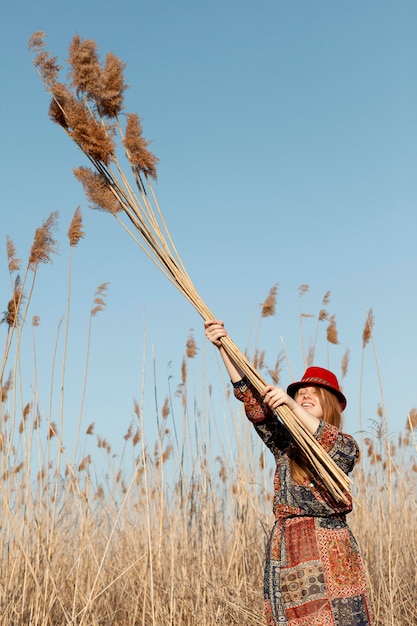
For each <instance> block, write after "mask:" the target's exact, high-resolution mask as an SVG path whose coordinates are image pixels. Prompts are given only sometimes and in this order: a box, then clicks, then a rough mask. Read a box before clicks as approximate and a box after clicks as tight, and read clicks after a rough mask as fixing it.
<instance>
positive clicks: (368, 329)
mask: <svg viewBox="0 0 417 626" xmlns="http://www.w3.org/2000/svg"><path fill="white" fill-rule="evenodd" d="M373 327H374V313H373V310H372V309H370V310H369V311H368V314H367V316H366V322H365V327H364V329H363V333H362V347H363V348H364V347H365V346H366V345H367V344H368V342H369V340H370V338H371V337H372V329H373Z"/></svg>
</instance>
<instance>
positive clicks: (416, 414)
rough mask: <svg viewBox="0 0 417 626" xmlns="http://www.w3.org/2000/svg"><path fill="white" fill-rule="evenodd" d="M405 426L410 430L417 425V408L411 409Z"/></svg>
mask: <svg viewBox="0 0 417 626" xmlns="http://www.w3.org/2000/svg"><path fill="white" fill-rule="evenodd" d="M405 427H406V429H407V430H409V431H410V432H411V431H412V430H414V429H415V428H416V427H417V409H415V408H413V409H411V410H410V412H409V414H408V417H407V423H406V425H405Z"/></svg>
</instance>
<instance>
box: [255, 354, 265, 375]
mask: <svg viewBox="0 0 417 626" xmlns="http://www.w3.org/2000/svg"><path fill="white" fill-rule="evenodd" d="M257 367H258V368H259V369H260V370H262V369H263V368H264V367H265V350H262V352H260V353H259V358H258V366H257Z"/></svg>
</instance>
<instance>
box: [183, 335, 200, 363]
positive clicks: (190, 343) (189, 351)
mask: <svg viewBox="0 0 417 626" xmlns="http://www.w3.org/2000/svg"><path fill="white" fill-rule="evenodd" d="M185 348H186V355H187V358H189V359H193V358H194V357H195V356H196V354H197V351H198V348H197V344H196V342H195V339H194V337H193V335H192V334H190V335H188V338H187V342H186V344H185Z"/></svg>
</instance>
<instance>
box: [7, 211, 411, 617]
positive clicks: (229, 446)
mask: <svg viewBox="0 0 417 626" xmlns="http://www.w3.org/2000/svg"><path fill="white" fill-rule="evenodd" d="M77 219H79V216H78V217H77ZM78 224H79V226H80V222H78ZM70 245H71V238H70ZM71 253H72V251H71ZM13 267H14V266H13ZM16 271H17V269H16V267H14V269H12V270H11V272H12V278H13V277H15V275H16ZM68 273H69V276H70V273H71V271H70V267H69V272H68ZM23 282H24V281H22V284H23ZM68 283H69V289H68V306H67V313H66V316H67V317H68V319H66V320H65V326H66V327H67V325H69V324H70V306H69V301H70V296H71V289H72V287H71V281H70V280H69V281H68ZM26 284H27V293H25V294H23V292H22V295H25V311H24V314H22V315H20V316H19V318H18V319H19V320H20V321H19V322H18V323H17V325H15V324H13V325H11V326H8V325H7V315H5V323H4V324H3V325H2V326H0V329H1V332H2V335H1V336H2V339H3V340H4V345H5V353H6V354H7V358H6V360H5V366H4V368H3V371H2V376H1V380H2V381H3V382H2V388H1V392H2V393H1V399H2V401H1V427H0V471H1V481H0V497H1V501H2V506H1V509H0V524H1V529H2V532H1V534H0V546H1V561H0V580H1V592H0V624H1V625H2V626H3V625H4V626H6V625H7V626H21V625H22V624H31V625H32V626H46V625H48V626H64V625H70V624H72V625H77V626H81V625H84V626H87V625H88V626H89V625H103V626H104V625H105V626H107V625H109V624H111V625H113V626H130V625H131V626H137V625H143V626H173V625H176V626H182V625H185V626H188V625H189V626H195V625H197V624H198V625H199V626H200V625H205V626H213V625H216V624H218V625H222V626H230V625H236V626H238V625H239V626H257V625H261V624H263V623H264V617H263V605H262V575H263V561H264V550H265V542H266V539H267V536H268V532H269V528H270V525H271V523H272V517H271V506H272V503H271V495H272V471H273V468H272V465H271V459H269V456H268V453H267V452H266V451H265V449H264V448H263V447H262V444H261V442H260V441H258V440H257V439H256V438H254V435H253V432H252V429H251V427H250V425H249V424H248V423H247V422H246V420H245V418H244V416H243V415H242V407H241V405H240V403H236V402H235V401H234V399H233V398H232V397H231V395H230V389H229V386H228V383H227V382H225V383H224V394H223V396H224V405H223V407H221V408H219V404H218V400H216V401H215V400H214V392H213V388H212V384H213V385H215V386H216V387H218V386H219V385H220V386H221V383H220V382H219V381H221V380H222V371H221V370H219V377H218V379H217V380H215V381H208V380H206V378H205V376H206V374H205V367H204V362H205V359H206V358H207V357H205V356H204V351H202V346H199V345H198V341H196V339H195V338H194V336H193V335H192V334H190V335H189V336H188V337H187V338H186V339H185V348H184V351H185V354H184V359H183V364H182V368H181V372H180V376H181V384H180V385H179V386H178V388H177V390H176V391H175V393H173V394H171V393H169V392H167V393H165V392H164V394H163V396H162V397H159V393H160V392H159V391H158V390H159V389H160V388H161V385H158V386H157V385H156V383H155V397H156V398H157V402H156V409H155V411H156V415H155V412H153V413H152V412H151V414H149V412H148V410H147V409H146V407H145V405H144V403H143V400H142V399H140V400H139V401H135V402H134V406H133V415H134V419H133V421H132V423H131V425H130V427H129V428H128V430H127V432H126V433H125V435H123V436H122V435H121V439H122V440H123V453H122V458H121V460H117V459H116V457H113V454H112V445H114V442H113V444H112V445H110V443H109V442H108V439H107V437H108V434H107V433H105V432H104V433H99V432H98V431H99V429H98V428H97V425H95V424H93V423H91V421H90V420H88V416H84V415H83V412H84V409H83V402H82V403H81V408H80V415H79V416H72V415H64V414H63V403H61V404H59V405H58V404H57V405H56V406H55V404H53V403H52V402H51V403H50V404H49V405H48V402H47V401H46V402H45V401H44V398H45V397H46V398H48V396H52V393H53V390H52V389H39V388H38V387H37V384H36V380H37V378H36V376H35V386H34V388H33V397H29V398H28V397H25V395H26V394H27V391H25V390H27V385H25V384H24V381H23V380H22V378H21V376H22V375H21V372H20V368H19V367H18V365H17V364H18V363H19V361H20V358H21V355H20V345H21V342H20V339H21V333H22V332H23V331H25V332H29V333H30V332H33V334H34V342H33V346H34V348H33V349H34V351H35V352H36V350H39V349H41V348H42V346H36V322H35V321H34V325H33V327H32V328H30V327H28V326H27V325H26V327H24V326H23V320H24V319H26V318H27V317H28V314H29V310H30V294H31V292H32V282H31V281H30V280H29V281H28V282H27V283H26ZM106 287H107V286H106V285H105V284H104V285H100V286H99V288H98V289H97V291H96V293H95V294H94V298H93V303H92V306H91V316H90V332H89V335H88V340H87V346H86V358H85V363H86V365H85V376H84V385H86V384H87V378H88V368H89V359H88V355H89V351H90V334H91V328H92V325H93V324H94V319H95V317H96V315H98V314H100V312H101V310H102V308H103V306H105V291H106ZM10 288H11V290H12V293H13V292H14V280H11V287H10ZM318 316H320V313H319V314H318ZM12 332H13V333H14V335H13V336H14V338H13V339H12V340H10V334H11V333H12ZM67 335H68V333H65V334H64V339H63V341H67ZM55 341H56V339H55V338H54V334H53V333H52V335H51V342H52V343H54V342H55ZM208 347H209V348H211V346H208ZM364 348H365V346H364ZM256 350H258V348H257V346H255V352H256ZM62 353H63V357H62V358H63V360H65V359H66V351H65V350H64V351H62ZM26 356H27V355H26ZM210 358H211V357H210ZM152 359H153V357H152ZM34 362H35V363H36V358H34ZM281 365H282V360H281ZM150 366H151V367H152V368H154V363H151V364H150ZM53 367H54V368H57V369H58V367H59V364H58V363H54V365H53ZM144 367H146V364H144ZM265 367H267V366H265ZM8 370H10V372H11V373H10V374H7V371H8ZM61 372H62V374H61V377H60V378H59V380H58V381H57V383H56V384H57V385H58V386H59V387H61V385H62V383H63V384H64V386H65V380H66V376H67V375H68V373H67V372H66V369H65V363H64V362H62V363H61ZM55 379H56V378H55V377H54V376H51V385H53V384H55V383H54V380H55ZM191 379H193V380H195V379H199V380H200V382H201V384H200V385H198V387H199V388H201V389H202V391H201V392H199V393H197V392H196V391H195V389H194V387H195V385H190V383H189V381H190V380H191ZM84 385H83V388H82V389H81V390H80V396H81V397H83V396H84V394H85V387H84ZM168 388H169V386H168ZM219 391H220V390H219ZM219 395H220V393H216V397H217V398H218V397H219ZM39 406H46V407H49V408H47V409H46V410H44V411H42V412H41V411H40V410H39V409H38V407H39ZM159 407H160V408H159ZM416 414H417V412H416V409H412V410H411V411H410V415H409V418H408V419H407V420H404V429H403V432H402V433H400V435H399V438H398V442H396V445H395V446H394V445H393V439H392V435H390V433H389V431H388V429H387V422H386V416H385V412H384V410H383V409H382V407H381V408H380V410H379V411H378V417H377V419H376V421H375V423H374V424H371V425H370V430H371V433H370V434H369V436H367V437H366V439H365V441H364V445H363V455H362V456H363V458H362V462H361V464H360V465H359V466H358V468H357V469H356V474H355V497H356V499H357V500H358V503H359V506H356V507H355V511H354V513H353V514H352V515H351V516H350V518H351V519H350V524H351V526H352V529H353V530H354V533H355V535H356V537H357V539H358V542H359V544H360V548H361V552H362V555H363V558H364V562H365V566H366V570H367V573H368V578H369V588H370V596H371V601H372V605H373V608H374V612H375V624H376V626H412V625H414V624H415V623H416V619H417V614H416V608H415V597H416V592H417V566H416V554H417V522H416V519H417V516H416V512H417V511H416V508H417V507H416V479H417V463H416V441H415V428H416V423H417V419H416ZM77 417H78V431H79V434H78V436H77V439H76V443H75V447H74V449H71V450H70V449H68V448H67V445H66V442H65V441H64V440H63V439H62V436H61V432H62V428H61V424H62V422H63V421H65V420H66V419H68V420H72V421H76V420H77ZM147 421H152V422H155V421H156V423H157V426H158V434H157V435H156V436H155V439H154V440H147V438H146V435H145V432H146V428H145V423H146V422H147ZM225 433H226V434H227V435H226V436H225ZM93 441H95V446H93V445H92V442H93ZM233 441H235V442H237V444H236V445H233V443H229V442H233ZM103 456H104V461H102V467H101V470H99V469H98V468H99V464H98V459H99V458H103Z"/></svg>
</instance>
